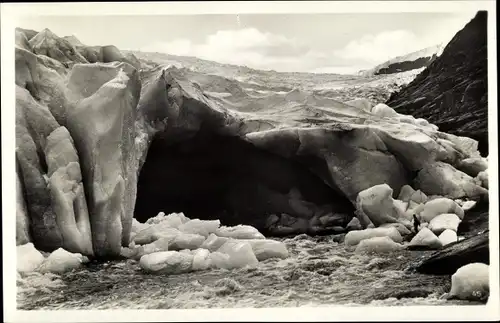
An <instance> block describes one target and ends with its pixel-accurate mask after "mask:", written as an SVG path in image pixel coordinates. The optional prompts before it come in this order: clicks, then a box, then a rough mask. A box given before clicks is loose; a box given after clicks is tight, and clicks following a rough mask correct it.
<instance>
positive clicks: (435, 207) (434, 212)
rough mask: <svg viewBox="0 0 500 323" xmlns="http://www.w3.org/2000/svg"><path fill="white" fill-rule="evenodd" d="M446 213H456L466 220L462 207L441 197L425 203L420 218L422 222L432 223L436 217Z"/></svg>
mask: <svg viewBox="0 0 500 323" xmlns="http://www.w3.org/2000/svg"><path fill="white" fill-rule="evenodd" d="M444 213H455V214H456V215H457V216H458V217H459V218H460V219H463V218H464V210H462V208H461V207H460V205H458V204H457V202H455V201H453V200H451V199H449V198H446V197H439V198H436V199H434V200H432V201H429V202H427V203H425V205H424V210H423V211H422V212H421V213H420V217H421V219H422V221H424V222H428V223H430V222H431V220H432V219H434V218H435V217H436V216H438V215H440V214H444Z"/></svg>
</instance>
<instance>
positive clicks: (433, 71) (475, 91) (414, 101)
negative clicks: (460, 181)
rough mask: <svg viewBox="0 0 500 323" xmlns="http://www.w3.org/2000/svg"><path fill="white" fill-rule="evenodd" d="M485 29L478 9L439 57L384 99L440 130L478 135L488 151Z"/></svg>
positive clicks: (483, 150)
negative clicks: (409, 81) (397, 90)
mask: <svg viewBox="0 0 500 323" xmlns="http://www.w3.org/2000/svg"><path fill="white" fill-rule="evenodd" d="M486 30H487V12H485V11H483V12H478V14H477V15H476V16H475V17H474V18H473V19H472V20H471V21H470V22H469V23H468V24H467V25H466V26H465V27H464V28H463V29H462V30H461V31H459V32H458V33H457V34H456V35H455V37H453V39H452V40H451V41H450V43H449V44H448V45H447V46H446V48H445V49H444V51H443V53H442V54H441V56H440V57H438V58H437V59H436V60H434V61H433V62H432V63H431V64H430V65H429V66H428V67H427V68H426V69H425V70H424V71H423V72H422V73H421V74H419V75H418V76H417V77H416V78H415V79H414V80H413V81H412V82H411V83H410V84H408V85H407V86H406V87H404V88H403V89H402V90H401V91H399V92H397V93H394V94H393V95H391V97H390V98H389V100H388V101H387V102H386V103H387V104H388V105H390V106H391V107H393V108H395V109H396V110H397V111H398V112H399V113H404V114H411V115H413V116H415V117H419V118H425V119H427V120H429V122H432V123H434V124H436V125H437V126H439V128H440V130H441V131H444V132H448V133H452V134H456V135H459V136H467V137H471V138H474V139H476V140H478V141H479V150H480V151H481V154H483V155H487V154H488V73H487V43H486V38H487V37H486Z"/></svg>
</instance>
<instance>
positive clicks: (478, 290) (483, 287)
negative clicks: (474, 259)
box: [449, 263, 490, 300]
mask: <svg viewBox="0 0 500 323" xmlns="http://www.w3.org/2000/svg"><path fill="white" fill-rule="evenodd" d="M489 276H490V275H489V266H488V265H486V264H482V263H471V264H468V265H465V266H463V267H460V268H459V269H458V270H457V272H456V273H455V274H453V276H451V291H450V293H449V297H452V298H458V299H463V300H484V299H487V298H488V296H489V294H490V283H489Z"/></svg>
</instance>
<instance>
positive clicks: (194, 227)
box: [178, 219, 220, 238]
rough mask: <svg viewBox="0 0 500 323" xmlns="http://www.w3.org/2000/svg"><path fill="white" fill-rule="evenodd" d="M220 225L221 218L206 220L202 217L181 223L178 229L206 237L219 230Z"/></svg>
mask: <svg viewBox="0 0 500 323" xmlns="http://www.w3.org/2000/svg"><path fill="white" fill-rule="evenodd" d="M219 227H220V221H219V220H211V221H206V220H200V219H193V220H189V221H187V222H186V223H183V224H181V225H179V227H178V229H179V231H181V232H184V233H192V234H199V235H201V236H204V237H205V238H206V237H208V236H209V235H210V234H211V233H214V232H215V231H217V229H218V228H219Z"/></svg>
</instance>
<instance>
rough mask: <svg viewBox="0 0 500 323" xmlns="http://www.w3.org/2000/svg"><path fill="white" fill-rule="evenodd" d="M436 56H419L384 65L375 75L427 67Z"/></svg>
mask: <svg viewBox="0 0 500 323" xmlns="http://www.w3.org/2000/svg"><path fill="white" fill-rule="evenodd" d="M436 57H437V56H436V55H433V56H430V57H419V58H418V59H416V60H413V61H403V62H397V63H393V64H389V66H387V67H383V68H381V69H380V70H378V71H377V72H376V73H375V75H382V74H394V73H401V72H406V71H411V70H415V69H419V68H422V67H426V66H428V65H429V64H430V63H432V61H434V60H435V59H436Z"/></svg>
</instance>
